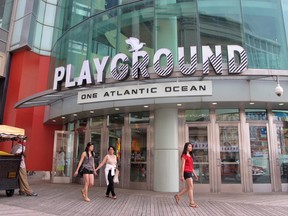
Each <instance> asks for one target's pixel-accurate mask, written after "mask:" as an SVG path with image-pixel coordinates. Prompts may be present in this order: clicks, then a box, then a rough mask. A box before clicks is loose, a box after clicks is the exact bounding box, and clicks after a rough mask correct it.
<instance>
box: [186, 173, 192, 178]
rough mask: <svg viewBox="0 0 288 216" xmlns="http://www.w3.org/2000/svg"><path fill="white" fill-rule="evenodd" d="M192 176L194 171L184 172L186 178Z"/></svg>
mask: <svg viewBox="0 0 288 216" xmlns="http://www.w3.org/2000/svg"><path fill="white" fill-rule="evenodd" d="M188 178H192V172H184V179H188Z"/></svg>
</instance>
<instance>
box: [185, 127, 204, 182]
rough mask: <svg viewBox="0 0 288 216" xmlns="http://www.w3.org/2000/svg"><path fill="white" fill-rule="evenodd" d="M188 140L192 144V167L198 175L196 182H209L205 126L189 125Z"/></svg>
mask: <svg viewBox="0 0 288 216" xmlns="http://www.w3.org/2000/svg"><path fill="white" fill-rule="evenodd" d="M189 142H191V143H192V145H193V160H194V169H195V172H196V174H197V175H198V177H199V180H198V181H195V183H196V184H198V183H202V184H208V183H209V163H208V162H209V158H208V137H207V127H189Z"/></svg>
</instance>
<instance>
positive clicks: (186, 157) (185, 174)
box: [175, 142, 198, 208]
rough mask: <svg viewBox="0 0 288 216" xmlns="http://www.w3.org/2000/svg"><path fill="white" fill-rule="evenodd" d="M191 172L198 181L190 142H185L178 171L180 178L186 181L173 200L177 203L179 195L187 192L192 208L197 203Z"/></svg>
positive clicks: (195, 206)
mask: <svg viewBox="0 0 288 216" xmlns="http://www.w3.org/2000/svg"><path fill="white" fill-rule="evenodd" d="M192 174H193V175H194V177H195V180H196V181H198V176H197V175H196V173H195V171H194V164H193V158H192V144H191V143H189V142H187V143H185V145H184V149H183V152H182V155H181V173H180V180H181V181H184V180H185V181H186V187H185V188H183V189H182V190H181V192H180V193H178V194H177V195H175V200H176V202H177V204H179V202H180V200H181V196H182V195H184V194H185V193H187V192H188V197H189V201H190V203H189V206H190V207H192V208H197V207H198V205H197V204H196V203H195V202H194V198H193V178H192Z"/></svg>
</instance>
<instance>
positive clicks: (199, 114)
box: [185, 109, 210, 122]
mask: <svg viewBox="0 0 288 216" xmlns="http://www.w3.org/2000/svg"><path fill="white" fill-rule="evenodd" d="M185 120H186V122H199V121H210V117H209V110H208V109H203V110H185Z"/></svg>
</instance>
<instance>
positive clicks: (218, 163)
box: [217, 158, 221, 166]
mask: <svg viewBox="0 0 288 216" xmlns="http://www.w3.org/2000/svg"><path fill="white" fill-rule="evenodd" d="M220 165H221V160H220V159H219V158H218V159H217V166H220Z"/></svg>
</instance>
